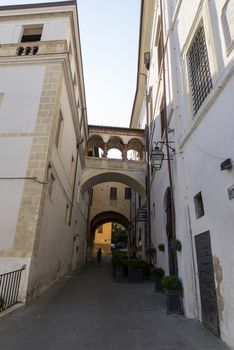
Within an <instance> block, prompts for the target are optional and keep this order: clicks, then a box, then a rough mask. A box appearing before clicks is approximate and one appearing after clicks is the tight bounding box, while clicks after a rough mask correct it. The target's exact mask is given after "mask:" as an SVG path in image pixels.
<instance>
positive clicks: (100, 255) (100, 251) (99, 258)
mask: <svg viewBox="0 0 234 350" xmlns="http://www.w3.org/2000/svg"><path fill="white" fill-rule="evenodd" d="M101 260H102V250H101V248H99V249H98V251H97V262H98V263H99V265H100V264H101Z"/></svg>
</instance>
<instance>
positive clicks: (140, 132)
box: [88, 125, 145, 137]
mask: <svg viewBox="0 0 234 350" xmlns="http://www.w3.org/2000/svg"><path fill="white" fill-rule="evenodd" d="M88 130H89V134H90V133H96V134H103V133H104V134H116V135H128V136H139V137H144V136H145V130H144V129H132V128H122V127H118V126H103V125H88Z"/></svg>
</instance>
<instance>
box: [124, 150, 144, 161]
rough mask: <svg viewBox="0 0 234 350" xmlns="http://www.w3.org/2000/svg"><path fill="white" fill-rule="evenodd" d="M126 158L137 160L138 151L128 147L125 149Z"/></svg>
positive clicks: (138, 158)
mask: <svg viewBox="0 0 234 350" xmlns="http://www.w3.org/2000/svg"><path fill="white" fill-rule="evenodd" d="M127 159H128V160H136V161H138V160H140V159H141V158H140V153H139V152H137V151H135V150H134V149H129V150H128V151H127Z"/></svg>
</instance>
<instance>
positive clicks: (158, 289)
mask: <svg viewBox="0 0 234 350" xmlns="http://www.w3.org/2000/svg"><path fill="white" fill-rule="evenodd" d="M153 278H154V291H155V292H156V293H158V292H162V290H163V288H162V285H161V282H162V278H161V277H157V276H154V277H153Z"/></svg>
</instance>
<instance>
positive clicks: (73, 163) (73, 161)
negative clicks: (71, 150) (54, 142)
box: [70, 156, 75, 181]
mask: <svg viewBox="0 0 234 350" xmlns="http://www.w3.org/2000/svg"><path fill="white" fill-rule="evenodd" d="M74 171H75V159H74V157H73V156H72V157H71V165H70V180H71V181H72V180H73V177H74Z"/></svg>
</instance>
